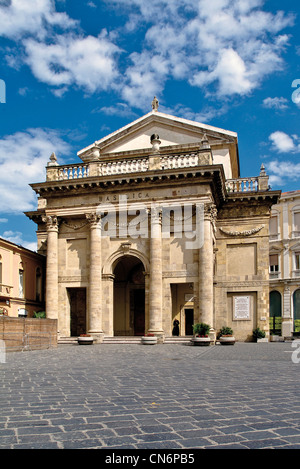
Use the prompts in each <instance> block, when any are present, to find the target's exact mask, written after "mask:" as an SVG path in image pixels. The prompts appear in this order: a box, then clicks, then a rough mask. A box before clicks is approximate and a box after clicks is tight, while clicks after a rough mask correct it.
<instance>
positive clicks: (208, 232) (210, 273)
mask: <svg viewBox="0 0 300 469" xmlns="http://www.w3.org/2000/svg"><path fill="white" fill-rule="evenodd" d="M214 216H215V207H214V205H209V204H208V205H205V207H204V220H203V221H202V223H203V235H204V236H203V246H202V247H201V248H200V249H199V319H200V322H204V323H206V324H209V325H210V326H211V328H212V329H213V327H214V287H213V277H214V245H213V221H214V220H213V219H214Z"/></svg>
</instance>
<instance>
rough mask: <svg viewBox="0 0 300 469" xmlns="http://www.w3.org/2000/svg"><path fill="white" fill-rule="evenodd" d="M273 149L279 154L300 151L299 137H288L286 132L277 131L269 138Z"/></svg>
mask: <svg viewBox="0 0 300 469" xmlns="http://www.w3.org/2000/svg"><path fill="white" fill-rule="evenodd" d="M269 140H270V141H271V142H272V145H273V149H274V150H276V151H278V152H279V153H288V152H290V153H294V152H298V151H300V142H299V138H298V136H297V135H292V136H290V135H288V134H286V133H285V132H282V131H280V130H277V131H276V132H273V133H272V134H271V135H270V136H269Z"/></svg>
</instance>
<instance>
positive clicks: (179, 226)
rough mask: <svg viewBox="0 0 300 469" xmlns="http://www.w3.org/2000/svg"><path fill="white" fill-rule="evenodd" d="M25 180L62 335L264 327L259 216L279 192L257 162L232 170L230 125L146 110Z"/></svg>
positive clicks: (265, 233)
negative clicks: (252, 170) (35, 179)
mask: <svg viewBox="0 0 300 469" xmlns="http://www.w3.org/2000/svg"><path fill="white" fill-rule="evenodd" d="M78 157H79V158H80V160H81V161H80V163H78V164H72V165H59V164H58V162H57V159H56V156H55V154H52V155H51V157H50V161H49V163H48V166H47V176H46V181H44V182H41V183H35V184H32V188H33V190H34V191H35V192H36V194H37V195H38V206H37V209H36V211H34V212H27V216H29V217H30V218H31V219H32V220H33V221H34V222H35V223H36V224H37V237H38V251H39V253H42V254H45V255H46V256H47V267H46V314H47V317H48V318H55V319H58V329H59V331H58V332H59V334H60V336H67V337H70V336H78V335H79V334H81V333H89V334H91V335H93V336H94V338H95V339H96V340H97V341H99V342H101V341H102V340H103V338H104V337H111V336H117V335H119V336H139V335H144V334H145V333H153V334H154V335H156V336H157V337H158V339H159V341H160V342H164V339H165V337H167V336H171V335H172V331H173V327H174V321H176V320H177V321H179V335H180V336H189V335H192V333H193V329H192V326H193V324H194V323H198V322H204V323H207V324H209V325H210V327H211V335H214V336H215V335H216V334H217V333H218V330H219V329H220V328H221V327H223V326H229V327H231V328H232V329H233V331H234V335H235V337H236V339H237V340H240V341H247V340H251V338H252V331H253V329H254V328H256V327H259V328H260V329H262V330H264V331H265V332H266V335H267V336H268V334H269V219H270V213H271V207H272V205H274V204H276V203H277V200H278V198H279V196H280V192H278V191H272V190H270V189H269V185H268V176H267V175H266V173H265V171H264V168H263V167H262V168H261V169H260V173H259V175H258V176H256V177H248V178H240V169H239V154H238V139H237V134H236V133H235V132H232V131H227V130H223V129H219V128H216V127H212V126H209V125H205V124H201V123H197V122H192V121H189V120H186V119H182V118H177V117H174V116H170V115H167V114H164V113H161V112H159V111H158V105H157V100H156V99H154V100H153V103H152V111H151V112H149V113H148V114H146V115H144V116H142V117H141V118H139V119H137V120H136V121H134V122H132V123H130V124H128V125H127V126H125V127H123V128H121V129H119V130H117V131H116V132H113V133H112V134H110V135H108V136H106V137H104V138H102V139H101V140H99V141H96V142H94V143H93V144H91V145H90V146H88V147H87V148H84V149H83V150H81V151H79V152H78Z"/></svg>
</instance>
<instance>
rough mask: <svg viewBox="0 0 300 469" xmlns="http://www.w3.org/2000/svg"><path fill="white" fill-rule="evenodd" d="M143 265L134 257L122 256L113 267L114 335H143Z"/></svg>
mask: <svg viewBox="0 0 300 469" xmlns="http://www.w3.org/2000/svg"><path fill="white" fill-rule="evenodd" d="M144 270H145V268H144V265H143V263H142V262H141V261H140V259H138V258H137V257H135V256H131V255H124V256H122V257H121V258H120V259H119V260H118V261H117V263H116V264H115V266H114V269H113V274H114V335H115V336H134V335H136V336H142V335H144V333H145V275H144Z"/></svg>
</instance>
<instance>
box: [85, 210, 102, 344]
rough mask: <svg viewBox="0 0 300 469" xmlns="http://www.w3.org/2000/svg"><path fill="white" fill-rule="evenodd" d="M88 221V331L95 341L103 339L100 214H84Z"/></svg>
mask: <svg viewBox="0 0 300 469" xmlns="http://www.w3.org/2000/svg"><path fill="white" fill-rule="evenodd" d="M86 218H87V219H88V221H89V223H90V271H89V294H88V315H87V327H88V331H87V332H88V333H89V334H91V335H92V336H93V337H94V341H95V342H101V341H102V339H103V330H102V261H101V257H102V256H101V216H100V215H98V214H96V213H89V214H87V215H86Z"/></svg>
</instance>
